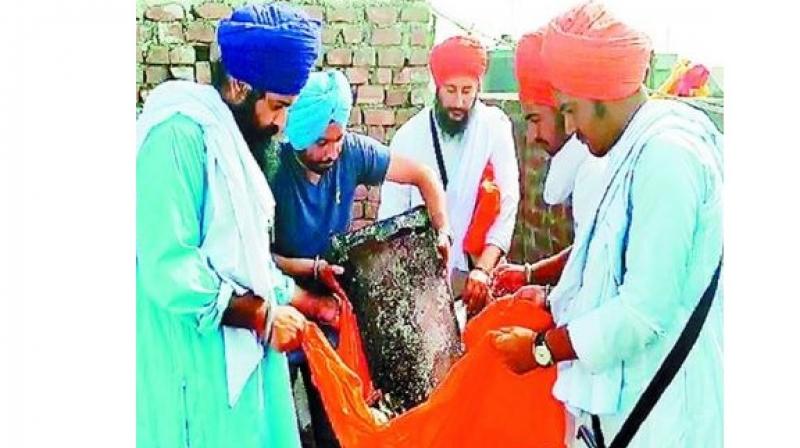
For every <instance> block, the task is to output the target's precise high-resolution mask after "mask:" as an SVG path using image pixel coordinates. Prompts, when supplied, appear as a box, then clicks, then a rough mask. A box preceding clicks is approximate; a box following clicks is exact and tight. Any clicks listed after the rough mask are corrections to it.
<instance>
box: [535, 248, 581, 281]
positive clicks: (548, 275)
mask: <svg viewBox="0 0 800 448" xmlns="http://www.w3.org/2000/svg"><path fill="white" fill-rule="evenodd" d="M570 252H572V246H569V247H567V248H566V249H564V250H562V251H561V252H559V253H557V254H555V255H553V256H551V257H548V258H545V259H542V260H539V261H537V262H536V263H534V264H533V265H532V266H531V276H530V277H531V278H530V279H529V280H530V281H529V282H528V283H529V284H534V285H555V284H556V283H558V280H559V279H560V278H561V273H562V272H563V271H564V266H565V265H566V264H567V260H568V259H569V254H570Z"/></svg>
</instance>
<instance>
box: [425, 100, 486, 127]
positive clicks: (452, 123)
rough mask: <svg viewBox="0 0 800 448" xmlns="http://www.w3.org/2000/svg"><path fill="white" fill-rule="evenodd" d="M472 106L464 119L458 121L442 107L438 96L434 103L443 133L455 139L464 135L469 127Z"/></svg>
mask: <svg viewBox="0 0 800 448" xmlns="http://www.w3.org/2000/svg"><path fill="white" fill-rule="evenodd" d="M476 101H477V98H476ZM474 105H475V103H474V102H473V103H472V106H474ZM472 106H470V108H469V109H467V110H466V111H464V118H463V119H461V120H460V121H456V120H453V119H452V118H450V114H449V112H448V110H447V108H446V107H444V106H443V105H442V102H441V101H439V97H438V96H437V97H436V101H434V105H433V108H434V112H435V113H436V122H437V123H439V127H440V128H441V129H442V132H443V133H444V134H445V135H446V136H448V137H454V136H456V135H460V134H463V133H464V130H466V129H467V125H468V124H469V114H470V111H471V110H472Z"/></svg>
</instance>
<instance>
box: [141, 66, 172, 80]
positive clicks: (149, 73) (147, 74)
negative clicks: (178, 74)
mask: <svg viewBox="0 0 800 448" xmlns="http://www.w3.org/2000/svg"><path fill="white" fill-rule="evenodd" d="M167 78H169V72H168V71H167V67H165V66H163V65H148V66H147V68H145V70H144V80H145V82H146V83H147V84H158V83H160V82H163V81H165V80H166V79H167Z"/></svg>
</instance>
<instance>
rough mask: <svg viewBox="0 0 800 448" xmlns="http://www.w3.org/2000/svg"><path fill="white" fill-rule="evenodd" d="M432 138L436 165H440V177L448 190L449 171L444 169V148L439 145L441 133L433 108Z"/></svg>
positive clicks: (431, 114) (431, 119)
mask: <svg viewBox="0 0 800 448" xmlns="http://www.w3.org/2000/svg"><path fill="white" fill-rule="evenodd" d="M430 123H431V138H432V139H433V149H434V151H436V164H437V165H439V175H440V176H442V184H443V185H444V189H445V190H447V170H446V169H445V167H444V157H442V146H441V145H440V144H439V133H438V132H437V131H436V120H435V119H434V118H433V108H431V113H430Z"/></svg>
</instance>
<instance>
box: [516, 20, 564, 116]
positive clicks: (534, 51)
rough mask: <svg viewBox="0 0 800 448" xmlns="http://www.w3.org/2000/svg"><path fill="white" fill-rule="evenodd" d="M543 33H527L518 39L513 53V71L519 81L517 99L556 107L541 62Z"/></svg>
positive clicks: (551, 89) (551, 87)
mask: <svg viewBox="0 0 800 448" xmlns="http://www.w3.org/2000/svg"><path fill="white" fill-rule="evenodd" d="M543 37H544V33H543V32H542V31H536V32H534V33H528V34H526V35H524V36H522V38H521V39H520V40H519V43H518V44H517V50H516V54H515V55H514V72H515V74H516V75H517V83H519V100H520V101H521V102H523V103H536V104H543V105H546V106H551V107H556V99H555V96H554V95H553V85H552V84H550V81H549V80H548V79H547V73H546V71H545V67H544V63H543V62H542V55H541V53H542V38H543Z"/></svg>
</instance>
